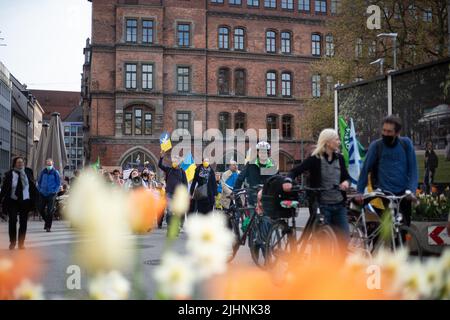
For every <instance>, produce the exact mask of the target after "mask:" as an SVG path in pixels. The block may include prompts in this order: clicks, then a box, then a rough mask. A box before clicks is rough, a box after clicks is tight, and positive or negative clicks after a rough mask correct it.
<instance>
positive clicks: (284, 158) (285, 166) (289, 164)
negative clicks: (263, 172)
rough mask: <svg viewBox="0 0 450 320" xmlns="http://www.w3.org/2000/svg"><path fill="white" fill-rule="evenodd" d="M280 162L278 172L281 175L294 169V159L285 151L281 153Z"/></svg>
mask: <svg viewBox="0 0 450 320" xmlns="http://www.w3.org/2000/svg"><path fill="white" fill-rule="evenodd" d="M278 161H279V165H278V170H279V171H280V172H281V173H285V172H288V171H290V170H291V169H292V168H293V167H294V158H293V157H292V156H291V155H289V154H288V153H286V152H284V151H280V154H279V158H278Z"/></svg>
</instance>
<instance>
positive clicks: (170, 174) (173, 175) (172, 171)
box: [158, 149, 188, 227]
mask: <svg viewBox="0 0 450 320" xmlns="http://www.w3.org/2000/svg"><path fill="white" fill-rule="evenodd" d="M165 155H166V152H165V151H164V150H162V149H161V157H160V158H159V162H158V167H159V168H160V169H161V170H162V171H164V173H165V181H166V190H165V192H166V198H167V208H169V207H170V201H171V199H172V197H173V194H174V193H175V189H176V188H177V187H178V185H184V186H186V188H187V185H188V181H187V178H186V173H185V172H184V170H183V169H182V168H181V167H180V159H179V158H178V157H177V156H174V155H173V156H172V158H171V160H172V165H171V166H170V167H169V166H166V165H164V164H163V160H164V157H165ZM170 217H171V213H170V212H169V211H167V212H166V223H167V225H169V223H170ZM161 224H162V219H161V221H160V222H159V227H161Z"/></svg>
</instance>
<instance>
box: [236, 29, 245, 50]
mask: <svg viewBox="0 0 450 320" xmlns="http://www.w3.org/2000/svg"><path fill="white" fill-rule="evenodd" d="M244 37H245V30H244V29H243V28H236V29H234V50H244V41H245V39H244Z"/></svg>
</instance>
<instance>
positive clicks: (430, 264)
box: [424, 258, 445, 298]
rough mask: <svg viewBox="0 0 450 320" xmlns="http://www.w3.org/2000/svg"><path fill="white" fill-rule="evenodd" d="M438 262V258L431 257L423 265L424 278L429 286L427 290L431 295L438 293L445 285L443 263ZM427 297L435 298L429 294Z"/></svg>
mask: <svg viewBox="0 0 450 320" xmlns="http://www.w3.org/2000/svg"><path fill="white" fill-rule="evenodd" d="M439 262H440V261H438V259H434V258H432V259H429V260H428V261H427V262H426V264H425V266H424V272H425V278H426V281H427V285H428V286H429V287H430V288H429V291H430V294H431V295H436V294H439V293H440V291H441V289H442V288H443V286H444V285H445V283H444V280H445V278H444V269H443V264H441V263H439ZM429 298H436V296H430V297H429Z"/></svg>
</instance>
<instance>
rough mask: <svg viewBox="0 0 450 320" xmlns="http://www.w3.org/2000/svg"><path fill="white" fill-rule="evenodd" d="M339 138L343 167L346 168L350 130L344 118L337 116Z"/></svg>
mask: <svg viewBox="0 0 450 320" xmlns="http://www.w3.org/2000/svg"><path fill="white" fill-rule="evenodd" d="M339 136H340V138H341V151H342V156H343V157H344V161H345V166H346V167H347V168H348V149H349V144H350V128H349V126H348V125H347V123H346V122H345V120H344V118H343V117H341V116H339Z"/></svg>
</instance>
